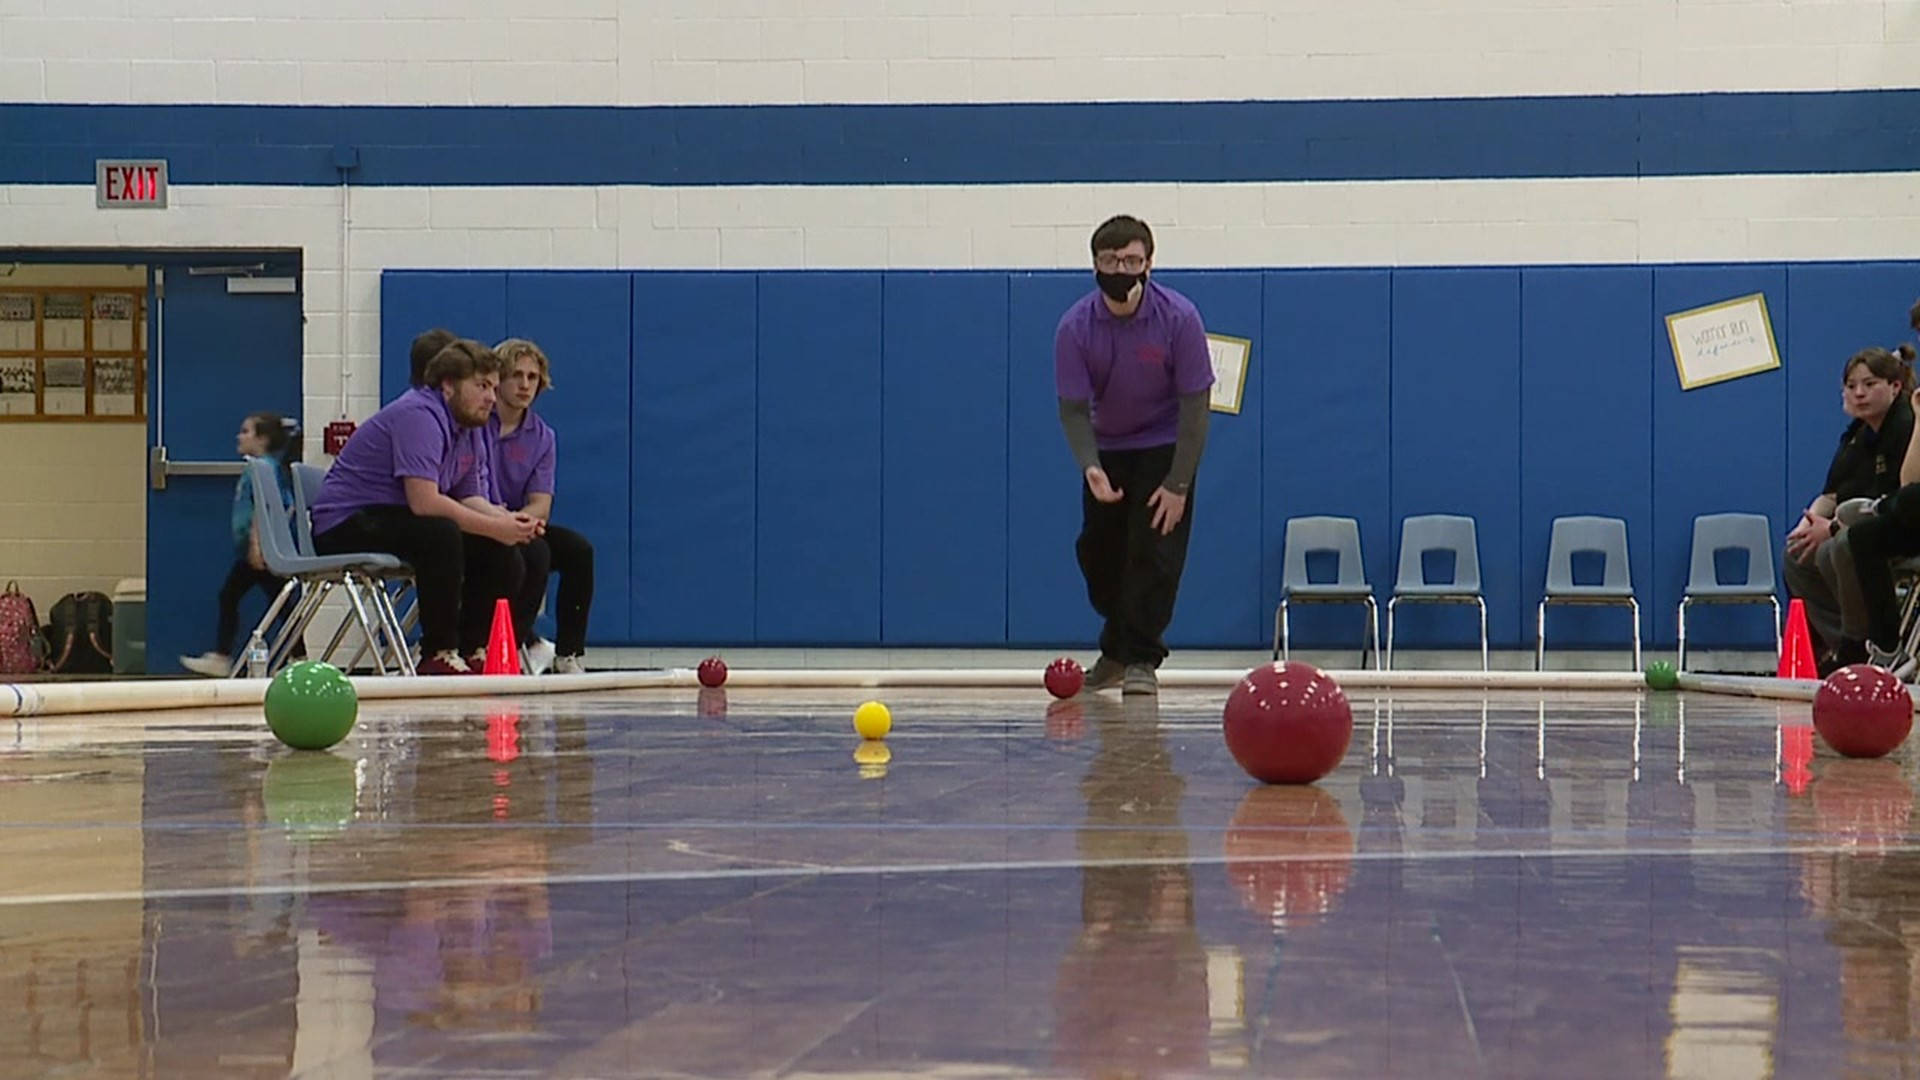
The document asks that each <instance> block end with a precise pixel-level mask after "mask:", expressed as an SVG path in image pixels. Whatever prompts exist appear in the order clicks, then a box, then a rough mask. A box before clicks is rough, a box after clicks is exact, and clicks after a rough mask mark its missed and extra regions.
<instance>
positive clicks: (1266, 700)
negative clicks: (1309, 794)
mask: <svg viewBox="0 0 1920 1080" xmlns="http://www.w3.org/2000/svg"><path fill="white" fill-rule="evenodd" d="M1225 732H1226V736H1227V750H1228V751H1229V752H1231V753H1232V754H1233V760H1235V761H1237V762H1239V763H1240V767H1241V768H1243V769H1245V770H1247V775H1248V776H1251V777H1253V778H1254V779H1255V780H1258V781H1260V782H1262V783H1267V784H1311V783H1313V782H1314V781H1315V780H1318V779H1320V778H1321V777H1323V776H1325V775H1327V774H1328V773H1330V772H1332V771H1333V770H1334V768H1335V767H1336V766H1338V765H1339V764H1340V759H1341V758H1343V757H1345V756H1346V755H1347V743H1348V742H1350V741H1352V739H1353V709H1352V707H1350V706H1349V705H1348V704H1347V695H1346V692H1345V691H1344V690H1341V689H1340V684H1339V683H1337V682H1334V681H1333V679H1332V678H1330V677H1328V676H1327V675H1324V674H1322V673H1321V672H1320V670H1319V669H1318V668H1316V667H1314V666H1313V665H1311V664H1301V663H1294V662H1291V661H1288V662H1278V663H1273V664H1267V665H1265V666H1262V667H1257V668H1254V669H1253V670H1252V671H1249V672H1247V676H1246V678H1244V679H1241V680H1240V684H1239V685H1238V686H1235V687H1234V688H1233V693H1231V694H1229V695H1228V696H1227V710H1226V718H1225Z"/></svg>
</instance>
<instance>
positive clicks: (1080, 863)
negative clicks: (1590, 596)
mask: <svg viewBox="0 0 1920 1080" xmlns="http://www.w3.org/2000/svg"><path fill="white" fill-rule="evenodd" d="M872 696H879V697H882V698H883V699H884V700H886V701H887V703H888V704H889V705H890V706H891V707H892V709H893V715H894V730H893V732H892V734H891V735H889V737H888V738H887V739H886V740H885V741H884V744H863V743H862V741H861V740H860V739H859V738H858V737H857V736H855V735H854V734H853V732H852V730H851V724H850V717H851V715H852V711H853V709H854V707H855V705H857V704H858V703H859V702H860V701H862V700H864V699H865V698H867V697H872ZM1223 699H1224V694H1223V693H1219V692H1210V691H1206V692H1203V691H1198V690H1173V689H1170V690H1167V691H1166V692H1164V693H1163V694H1162V696H1161V697H1160V698H1159V699H1158V700H1154V699H1140V698H1130V699H1125V700H1122V699H1121V698H1120V697H1118V696H1117V695H1107V696H1104V697H1103V699H1095V700H1088V699H1086V698H1084V697H1083V698H1082V699H1079V700H1075V701H1068V702H1058V703H1055V702H1050V701H1049V700H1048V699H1047V698H1045V696H1044V695H1043V694H1040V693H1038V692H1037V691H1036V690H1017V691H1016V690H941V691H934V690H916V691H886V692H878V691H867V692H860V691H854V690H772V689H766V690H749V689H734V690H722V691H701V692H697V693H696V692H694V691H691V690H686V691H680V690H674V691H664V690H663V691H628V692H620V693H584V694H567V695H546V696H540V697H528V698H519V699H516V698H492V699H484V700H480V699H475V700H445V701H424V702H423V701H410V702H376V703H366V704H364V705H363V707H362V710H361V716H360V720H359V723H358V725H357V727H356V728H355V730H354V733H353V734H352V735H351V736H350V737H349V739H348V740H347V741H346V742H345V743H343V744H341V745H340V746H338V747H336V748H335V749H334V750H333V751H331V752H328V753H295V752H292V751H288V750H286V749H285V748H283V747H281V746H280V745H279V744H278V743H276V742H275V741H274V740H273V739H272V737H271V735H269V734H268V733H267V732H266V730H265V727H264V725H263V724H262V723H261V721H260V718H259V710H258V709H257V708H249V709H222V710H198V711H173V712H150V713H140V714H121V715H93V716H75V717H45V718H30V719H24V720H16V721H13V722H12V723H13V725H14V726H13V730H12V731H11V733H5V732H0V736H4V738H0V1075H5V1076H42V1075H85V1076H115V1077H117V1076H130V1077H131V1076H138V1077H147V1076H239V1077H251V1076H260V1077H268V1076H272V1077H282V1076H287V1075H294V1076H302V1077H328V1078H358V1077H386V1076H395V1077H399V1076H427V1075H431V1076H463V1077H505V1076H560V1077H616V1076H617V1077H630V1076H725V1077H740V1076H875V1077H877V1076H903V1075H912V1076H929V1077H974V1076H1019V1075H1044V1076H1081V1075H1130V1076H1163V1075H1164V1076H1193V1075H1214V1074H1220V1075H1232V1074H1240V1073H1261V1074H1272V1075H1287V1076H1298V1077H1348V1076H1352V1077H1382V1076H1410V1077H1434V1076H1480V1075H1492V1076H1507V1075H1521V1076H1532V1075H1554V1076H1569V1077H1571V1076H1581V1077H1584V1076H1594V1077H1600V1076H1605V1077H1618V1076H1674V1077H1682V1076H1684V1077H1696V1076H1698V1077H1709V1076H1727V1077H1756V1076H1769V1075H1771V1076H1782V1077H1785V1076H1809V1077H1812V1076H1819V1077H1832V1076H1839V1075H1862V1076H1865V1075H1873V1076H1884V1075H1911V1074H1913V1073H1914V1072H1915V1071H1920V1039H1916V1025H1920V990H1916V988H1920V962H1916V953H1917V947H1920V888H1917V887H1916V885H1920V842H1916V839H1915V836H1914V832H1913V827H1914V826H1913V821H1912V810H1913V804H1914V798H1915V794H1914V792H1915V776H1914V769H1913V766H1912V765H1911V763H1910V761H1909V759H1908V757H1907V755H1906V754H1905V752H1904V751H1903V752H1901V753H1899V754H1896V755H1895V756H1894V757H1892V758H1888V759H1883V760H1878V761H1850V760H1842V759H1837V758H1832V757H1829V756H1826V753H1825V752H1824V751H1821V752H1820V753H1819V754H1817V755H1814V756H1811V758H1809V757H1808V754H1807V752H1806V751H1805V747H1806V746H1807V745H1808V743H1807V741H1806V740H1807V732H1806V730H1805V727H1804V725H1806V724H1807V722H1808V710H1807V706H1805V705H1803V704H1794V703H1776V702H1768V701H1756V700H1752V699H1744V698H1734V697H1722V696H1710V695H1702V694H1691V693H1689V694H1645V693H1641V692H1637V691H1624V690H1623V691H1559V692H1541V691H1477V690H1476V691H1470V692H1469V691H1457V690H1456V691H1417V692H1416V691H1393V692H1387V691H1374V690H1359V691H1355V692H1353V693H1352V700H1353V707H1354V736H1353V741H1352V745H1351V748H1350V751H1349V753H1348V757H1347V759H1346V761H1345V763H1344V764H1343V765H1342V766H1341V767H1340V768H1339V769H1338V770H1337V771H1336V772H1334V773H1333V774H1332V775H1331V776H1329V777H1327V778H1326V779H1324V780H1322V781H1321V782H1320V783H1319V784H1316V785H1313V786H1310V787H1297V788H1281V787H1271V788H1265V787H1261V786H1259V785H1256V784H1254V783H1253V782H1251V781H1250V780H1248V779H1247V778H1246V776H1245V775H1244V774H1243V773H1242V772H1241V771H1240V770H1239V768H1238V767H1237V766H1236V765H1235V764H1234V762H1233V760H1232V759H1231V758H1230V757H1229V756H1228V754H1227V752H1226V749H1225V747H1224V745H1223V743H1222V740H1221V737H1220V732H1219V726H1220V725H1219V720H1220V702H1221V701H1222V700H1223ZM1796 748H1800V749H1796Z"/></svg>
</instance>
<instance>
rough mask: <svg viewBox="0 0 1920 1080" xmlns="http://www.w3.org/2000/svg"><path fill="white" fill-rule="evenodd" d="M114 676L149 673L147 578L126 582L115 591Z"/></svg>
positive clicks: (122, 581) (121, 583)
mask: <svg viewBox="0 0 1920 1080" xmlns="http://www.w3.org/2000/svg"><path fill="white" fill-rule="evenodd" d="M113 673H114V674H115V675H145V674H146V673H147V579H146V578H123V579H121V581H120V583H119V584H117V585H115V586H114V587H113Z"/></svg>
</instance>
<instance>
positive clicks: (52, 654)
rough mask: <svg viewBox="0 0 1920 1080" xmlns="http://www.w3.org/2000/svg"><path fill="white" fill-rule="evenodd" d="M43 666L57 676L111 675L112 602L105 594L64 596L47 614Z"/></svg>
mask: <svg viewBox="0 0 1920 1080" xmlns="http://www.w3.org/2000/svg"><path fill="white" fill-rule="evenodd" d="M46 637H47V654H48V658H49V659H48V662H47V667H48V669H49V670H51V671H53V672H54V673H56V674H60V675H110V674H112V673H113V601H112V600H110V599H108V598H107V594H106V593H97V592H81V593H68V594H67V595H65V596H63V597H61V598H60V599H59V601H58V602H57V603H55V604H54V605H53V611H52V612H50V613H49V614H48V615H47V629H46Z"/></svg>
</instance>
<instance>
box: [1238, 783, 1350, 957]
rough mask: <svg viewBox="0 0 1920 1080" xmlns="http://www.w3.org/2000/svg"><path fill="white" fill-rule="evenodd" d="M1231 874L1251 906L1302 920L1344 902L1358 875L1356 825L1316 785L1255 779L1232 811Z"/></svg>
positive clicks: (1292, 921) (1276, 919)
mask: <svg viewBox="0 0 1920 1080" xmlns="http://www.w3.org/2000/svg"><path fill="white" fill-rule="evenodd" d="M1224 846H1225V848H1226V856H1227V880H1228V881H1231V882H1232V883H1233V890H1234V892H1236V893H1238V894H1239V896H1240V902H1241V903H1242V904H1244V905H1245V906H1246V908H1247V910H1248V911H1251V912H1253V913H1254V914H1255V915H1258V916H1259V917H1260V918H1262V919H1264V920H1267V921H1269V922H1271V923H1274V924H1276V925H1277V924H1279V923H1281V922H1283V921H1284V922H1285V923H1286V924H1287V925H1290V926H1300V925H1304V924H1306V923H1310V922H1314V921H1316V920H1318V919H1319V918H1320V917H1321V916H1322V915H1326V914H1328V913H1329V912H1331V911H1332V910H1333V909H1334V906H1335V905H1336V904H1337V903H1339V900H1340V896H1341V894H1343V893H1345V892H1346V891H1347V882H1348V880H1349V879H1351V878H1352V877H1353V830H1352V829H1351V828H1349V827H1348V825H1347V818H1346V815H1345V814H1342V813H1341V812H1340V804H1339V803H1338V802H1335V801H1334V798H1333V796H1332V795H1329V794H1327V793H1326V791H1324V790H1322V789H1320V788H1317V787H1257V788H1254V789H1253V790H1252V791H1249V792H1247V797H1246V798H1244V799H1241V800H1240V806H1239V808H1238V809H1236V810H1235V811H1234V812H1233V823H1232V824H1230V825H1228V826H1227V835H1226V840H1225V842H1224Z"/></svg>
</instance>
